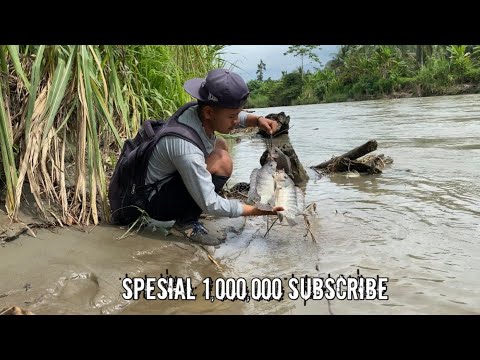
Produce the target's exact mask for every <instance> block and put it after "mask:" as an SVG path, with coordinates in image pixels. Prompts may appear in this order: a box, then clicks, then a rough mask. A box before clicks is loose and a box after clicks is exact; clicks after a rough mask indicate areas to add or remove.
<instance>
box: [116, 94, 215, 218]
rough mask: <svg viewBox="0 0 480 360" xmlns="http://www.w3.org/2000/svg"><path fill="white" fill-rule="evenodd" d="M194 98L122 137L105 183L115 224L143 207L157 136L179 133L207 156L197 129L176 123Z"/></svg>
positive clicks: (131, 216) (134, 216) (133, 214)
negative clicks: (122, 142) (119, 152)
mask: <svg viewBox="0 0 480 360" xmlns="http://www.w3.org/2000/svg"><path fill="white" fill-rule="evenodd" d="M196 104H197V103H196V102H191V103H188V104H186V105H184V106H182V107H181V108H180V109H178V110H177V112H176V113H175V114H173V115H172V116H171V117H170V118H169V119H168V120H167V121H162V120H147V121H145V122H144V123H143V125H142V127H141V128H140V129H139V131H138V133H137V135H136V136H135V137H134V138H133V139H128V140H126V141H125V143H124V145H123V148H122V152H121V154H120V157H119V159H118V162H117V164H116V166H115V170H114V172H113V175H112V178H111V179H110V184H109V187H108V199H109V201H110V210H111V219H110V221H111V222H112V223H114V224H129V223H131V222H133V221H135V220H136V219H137V218H138V217H139V216H140V214H141V211H139V209H144V208H145V205H146V197H145V196H139V195H138V194H144V193H145V190H146V188H147V186H146V185H145V178H146V174H147V167H148V162H149V160H150V156H151V154H152V152H153V150H154V149H155V145H156V144H157V142H158V140H160V139H161V138H162V137H164V136H167V135H173V136H177V137H180V138H182V139H184V140H187V141H190V142H191V143H193V144H195V145H196V146H198V147H199V148H200V149H201V150H202V151H203V153H204V155H205V157H207V156H208V154H207V150H206V149H205V145H204V144H203V142H202V139H201V138H200V136H199V135H198V133H197V132H196V131H195V130H194V129H193V128H191V127H190V126H188V125H185V124H182V123H179V122H178V121H177V120H178V117H179V116H180V115H181V114H182V113H183V112H184V111H185V110H187V109H188V108H190V107H191V106H193V105H196Z"/></svg>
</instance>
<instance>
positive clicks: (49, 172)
mask: <svg viewBox="0 0 480 360" xmlns="http://www.w3.org/2000/svg"><path fill="white" fill-rule="evenodd" d="M222 49H223V46H207V45H195V46H91V45H81V46H43V45H42V46H0V151H1V156H0V161H1V166H0V168H1V169H2V170H0V185H2V183H4V184H5V186H2V187H4V190H5V192H6V200H5V209H6V211H7V213H8V215H9V216H11V217H12V218H14V219H16V218H17V217H18V211H19V207H20V202H21V199H22V194H23V193H24V191H25V185H26V183H28V186H29V190H30V192H31V193H32V195H33V196H34V198H35V202H36V205H37V207H38V209H39V211H40V213H41V214H43V216H44V217H45V218H48V219H50V220H54V221H56V222H57V223H59V224H60V225H63V224H68V225H70V224H72V223H77V224H85V225H88V224H90V223H94V224H97V223H98V222H99V221H101V220H104V221H108V220H109V205H108V201H107V184H108V177H109V175H110V174H111V171H112V169H113V167H114V165H115V164H114V161H113V162H112V161H111V159H115V158H116V156H117V155H118V154H119V152H120V149H121V147H122V145H123V141H124V140H125V139H126V138H130V137H132V136H134V134H135V133H136V132H137V131H138V128H139V126H140V125H141V123H142V121H143V120H146V119H148V118H157V119H165V118H167V117H168V116H169V115H170V114H172V113H173V112H174V111H175V110H176V109H177V108H178V107H179V106H180V105H182V104H183V103H184V102H186V101H189V100H190V98H189V96H188V95H187V94H186V92H185V91H184V90H183V83H184V82H185V80H187V79H188V78H191V77H204V76H205V74H206V72H208V71H209V70H210V69H212V68H214V67H218V66H223V63H222V61H221V60H220V58H219V54H220V53H221V51H222ZM2 190H3V189H2ZM0 191H1V190H0Z"/></svg>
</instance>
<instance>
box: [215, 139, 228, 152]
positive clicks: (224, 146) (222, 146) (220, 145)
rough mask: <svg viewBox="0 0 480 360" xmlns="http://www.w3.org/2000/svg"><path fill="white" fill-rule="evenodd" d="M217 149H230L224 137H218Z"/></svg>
mask: <svg viewBox="0 0 480 360" xmlns="http://www.w3.org/2000/svg"><path fill="white" fill-rule="evenodd" d="M215 149H216V150H225V151H228V145H227V142H226V141H225V140H223V139H222V138H219V137H217V140H216V141H215Z"/></svg>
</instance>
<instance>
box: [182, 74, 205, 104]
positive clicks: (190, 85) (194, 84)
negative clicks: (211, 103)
mask: <svg viewBox="0 0 480 360" xmlns="http://www.w3.org/2000/svg"><path fill="white" fill-rule="evenodd" d="M204 81H205V79H201V78H195V79H191V80H188V81H186V82H185V84H184V85H183V88H184V89H185V91H186V92H187V93H189V94H190V95H191V96H193V97H194V98H195V99H198V100H201V101H205V99H204V98H203V97H202V96H201V95H200V88H201V86H202V83H203V82H204Z"/></svg>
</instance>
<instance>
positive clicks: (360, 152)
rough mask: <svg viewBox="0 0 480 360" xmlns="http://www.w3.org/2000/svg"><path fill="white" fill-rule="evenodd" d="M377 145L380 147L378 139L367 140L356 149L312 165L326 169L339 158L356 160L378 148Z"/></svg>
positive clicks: (315, 167)
mask: <svg viewBox="0 0 480 360" xmlns="http://www.w3.org/2000/svg"><path fill="white" fill-rule="evenodd" d="M377 147H378V144H377V141H376V140H370V141H368V142H366V143H365V144H363V145H361V146H359V147H356V148H355V149H353V150H350V151H349V152H347V153H345V154H343V155H340V156H337V157H334V158H333V159H330V160H328V161H324V162H323V163H321V164H318V165H316V166H312V168H314V169H317V170H318V169H326V168H327V166H328V165H330V164H332V163H334V162H335V161H336V160H337V159H339V158H347V159H350V160H356V159H358V158H359V157H362V156H364V155H366V154H368V153H370V152H372V151H375V150H377Z"/></svg>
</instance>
